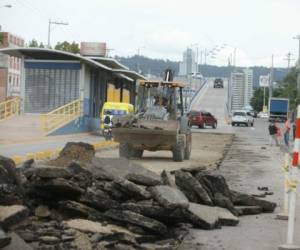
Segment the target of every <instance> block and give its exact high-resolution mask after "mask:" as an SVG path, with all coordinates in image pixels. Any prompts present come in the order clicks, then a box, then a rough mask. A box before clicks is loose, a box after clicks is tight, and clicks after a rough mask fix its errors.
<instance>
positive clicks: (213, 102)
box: [192, 80, 233, 133]
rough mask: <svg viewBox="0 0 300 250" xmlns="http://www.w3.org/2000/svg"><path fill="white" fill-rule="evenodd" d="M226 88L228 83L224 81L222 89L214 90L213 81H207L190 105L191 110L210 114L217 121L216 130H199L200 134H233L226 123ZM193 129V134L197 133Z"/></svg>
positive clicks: (209, 128)
mask: <svg viewBox="0 0 300 250" xmlns="http://www.w3.org/2000/svg"><path fill="white" fill-rule="evenodd" d="M227 86H228V83H227V81H225V82H224V88H214V87H213V81H212V80H209V81H208V82H207V83H206V85H205V86H204V87H203V88H202V89H201V91H200V92H199V94H198V96H197V97H196V101H195V102H194V103H193V105H192V110H203V111H207V112H210V113H211V114H212V115H214V116H215V117H216V118H217V120H218V127H217V129H212V128H211V127H206V128H204V129H200V130H201V132H214V133H233V130H232V128H231V126H229V125H228V124H227V122H226V111H225V110H226V109H225V107H226V102H227V91H228V90H227ZM193 128H194V129H193V132H199V129H198V128H197V129H196V127H193Z"/></svg>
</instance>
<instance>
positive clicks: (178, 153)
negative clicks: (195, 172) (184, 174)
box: [172, 140, 184, 162]
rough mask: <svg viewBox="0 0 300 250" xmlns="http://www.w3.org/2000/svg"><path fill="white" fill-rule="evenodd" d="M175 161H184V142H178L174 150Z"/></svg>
mask: <svg viewBox="0 0 300 250" xmlns="http://www.w3.org/2000/svg"><path fill="white" fill-rule="evenodd" d="M172 152H173V161H178V162H180V161H183V159H184V143H183V142H182V140H178V142H177V144H176V145H175V146H174V148H173V150H172Z"/></svg>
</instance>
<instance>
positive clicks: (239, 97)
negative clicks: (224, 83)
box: [229, 68, 253, 111]
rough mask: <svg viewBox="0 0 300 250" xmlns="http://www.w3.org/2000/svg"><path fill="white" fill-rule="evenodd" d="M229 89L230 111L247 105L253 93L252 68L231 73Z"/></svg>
mask: <svg viewBox="0 0 300 250" xmlns="http://www.w3.org/2000/svg"><path fill="white" fill-rule="evenodd" d="M229 89H230V92H231V93H230V94H229V98H230V105H229V106H230V110H231V111H232V110H239V109H243V108H244V107H245V106H249V105H250V101H251V98H252V95H253V70H252V69H248V68H247V69H244V70H243V71H242V72H233V73H231V77H230V87H229Z"/></svg>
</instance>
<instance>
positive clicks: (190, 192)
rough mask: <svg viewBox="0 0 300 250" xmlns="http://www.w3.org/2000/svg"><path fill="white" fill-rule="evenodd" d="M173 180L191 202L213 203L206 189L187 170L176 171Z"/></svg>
mask: <svg viewBox="0 0 300 250" xmlns="http://www.w3.org/2000/svg"><path fill="white" fill-rule="evenodd" d="M175 182H176V185H177V186H178V187H179V188H180V189H181V190H182V191H183V192H184V194H185V195H186V196H187V197H188V198H189V200H190V201H191V202H195V203H202V204H206V205H213V202H212V200H211V198H210V197H209V195H208V193H207V192H206V190H205V189H204V188H203V187H202V185H201V184H200V183H199V182H198V181H197V179H196V178H194V177H193V176H192V175H191V174H190V173H189V172H183V171H176V172H175Z"/></svg>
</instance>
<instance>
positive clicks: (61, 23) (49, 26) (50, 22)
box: [47, 20, 69, 48]
mask: <svg viewBox="0 0 300 250" xmlns="http://www.w3.org/2000/svg"><path fill="white" fill-rule="evenodd" d="M52 24H55V25H69V24H68V23H65V22H56V21H51V20H49V23H48V44H47V47H48V48H50V36H51V25H52Z"/></svg>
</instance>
